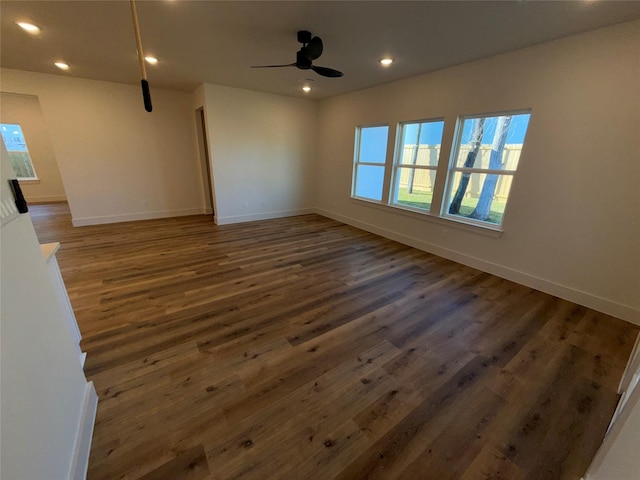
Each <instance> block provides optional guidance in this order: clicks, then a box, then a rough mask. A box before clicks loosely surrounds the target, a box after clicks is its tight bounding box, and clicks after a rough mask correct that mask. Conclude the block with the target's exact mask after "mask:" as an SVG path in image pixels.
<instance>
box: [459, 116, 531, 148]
mask: <svg viewBox="0 0 640 480" xmlns="http://www.w3.org/2000/svg"><path fill="white" fill-rule="evenodd" d="M530 117H531V114H530V113H523V114H520V115H512V116H511V125H509V131H508V133H507V141H506V142H505V143H507V144H523V143H524V137H525V134H526V133H527V127H528V126H529V118H530ZM474 118H475V117H467V118H466V119H465V122H464V129H463V130H462V139H461V142H460V144H461V145H464V144H466V143H469V142H470V141H471V135H472V133H473V128H474V123H475V122H473V121H470V120H474ZM498 118H499V117H498V116H496V117H486V120H485V124H484V133H483V135H482V145H491V143H492V142H493V136H494V134H495V133H496V125H497V124H498Z"/></svg>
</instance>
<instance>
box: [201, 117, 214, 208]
mask: <svg viewBox="0 0 640 480" xmlns="http://www.w3.org/2000/svg"><path fill="white" fill-rule="evenodd" d="M196 130H197V134H198V151H199V154H200V167H201V169H202V187H203V189H204V201H205V212H206V213H208V214H209V213H210V214H213V218H214V220H215V218H216V209H215V196H214V194H213V175H212V173H211V161H210V159H209V142H208V141H207V128H206V121H205V115H204V108H202V107H201V108H198V109H197V110H196Z"/></svg>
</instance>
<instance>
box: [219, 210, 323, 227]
mask: <svg viewBox="0 0 640 480" xmlns="http://www.w3.org/2000/svg"><path fill="white" fill-rule="evenodd" d="M315 212H316V210H315V209H313V208H301V209H298V210H281V211H278V212H263V213H250V214H247V215H235V216H231V217H216V223H217V224H218V225H228V224H231V223H243V222H254V221H256V220H271V219H273V218H285V217H295V216H298V215H308V214H310V213H315Z"/></svg>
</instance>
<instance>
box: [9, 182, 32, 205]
mask: <svg viewBox="0 0 640 480" xmlns="http://www.w3.org/2000/svg"><path fill="white" fill-rule="evenodd" d="M9 185H10V186H11V190H12V191H13V198H15V200H16V208H17V209H18V212H20V213H27V212H28V211H29V206H28V205H27V201H26V200H25V199H24V195H23V194H22V189H21V188H20V183H19V182H18V179H17V178H12V179H11V180H9Z"/></svg>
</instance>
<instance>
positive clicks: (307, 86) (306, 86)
mask: <svg viewBox="0 0 640 480" xmlns="http://www.w3.org/2000/svg"><path fill="white" fill-rule="evenodd" d="M302 90H303V91H304V92H305V93H309V92H310V91H311V87H310V86H309V85H305V86H304V87H302Z"/></svg>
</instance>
